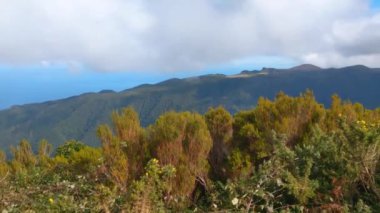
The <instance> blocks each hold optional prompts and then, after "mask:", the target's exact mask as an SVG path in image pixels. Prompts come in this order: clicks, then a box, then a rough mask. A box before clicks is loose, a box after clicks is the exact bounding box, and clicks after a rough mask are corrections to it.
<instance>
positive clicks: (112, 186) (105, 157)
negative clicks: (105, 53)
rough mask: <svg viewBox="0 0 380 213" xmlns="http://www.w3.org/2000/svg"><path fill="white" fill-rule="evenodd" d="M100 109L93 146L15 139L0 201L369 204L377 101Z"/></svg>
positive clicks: (12, 207) (99, 205)
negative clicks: (142, 113)
mask: <svg viewBox="0 0 380 213" xmlns="http://www.w3.org/2000/svg"><path fill="white" fill-rule="evenodd" d="M173 83H175V82H173ZM74 111H75V110H74ZM89 111H90V109H89ZM73 113H74V112H73ZM94 113H95V112H94ZM109 116H110V117H111V120H112V124H102V125H98V127H97V131H96V135H97V137H98V138H99V140H100V141H101V146H100V147H92V146H88V145H86V144H84V143H81V142H79V141H75V140H71V141H67V142H66V143H64V144H63V145H61V146H59V147H58V148H57V149H56V150H55V152H54V154H52V153H53V149H52V146H51V144H49V142H48V141H46V140H41V141H40V143H39V148H38V150H37V151H36V152H33V150H32V147H31V144H30V142H28V141H27V140H22V141H21V142H20V143H19V145H17V146H14V147H12V148H11V152H12V155H11V156H9V158H6V156H5V154H4V153H3V152H0V210H3V212H4V211H5V212H19V211H22V212H23V211H28V212H54V211H55V212H186V211H191V212H321V211H326V212H379V211H380V205H379V203H380V164H379V157H380V110H379V109H366V108H365V107H363V105H361V104H352V103H349V102H344V101H342V100H341V99H340V98H339V97H338V96H333V97H332V102H331V107H330V108H325V107H324V106H323V105H322V104H320V103H318V102H317V101H316V99H315V97H314V95H313V94H312V92H310V91H306V92H305V93H303V94H302V95H300V96H298V97H290V96H287V95H285V94H284V93H279V94H277V95H276V97H275V99H274V100H273V101H271V100H269V99H266V98H260V99H259V100H258V101H257V105H256V106H255V107H254V108H250V109H247V110H241V111H238V112H237V113H236V114H235V115H231V114H230V112H229V111H228V110H226V109H224V108H222V107H217V108H209V109H208V110H207V111H206V112H205V113H204V114H203V115H202V114H199V113H196V112H174V111H171V112H166V113H164V114H161V115H160V116H159V117H158V118H157V119H156V120H155V122H153V123H152V124H151V125H149V126H147V127H143V126H142V125H141V123H140V118H139V116H138V113H137V112H136V111H135V110H134V109H133V108H131V107H128V108H124V109H120V110H118V111H114V112H113V113H112V114H110V115H109ZM97 118H98V117H94V118H93V119H97ZM20 119H21V118H20ZM94 122H95V123H98V122H99V121H94ZM46 125H48V124H46ZM93 134H95V133H93Z"/></svg>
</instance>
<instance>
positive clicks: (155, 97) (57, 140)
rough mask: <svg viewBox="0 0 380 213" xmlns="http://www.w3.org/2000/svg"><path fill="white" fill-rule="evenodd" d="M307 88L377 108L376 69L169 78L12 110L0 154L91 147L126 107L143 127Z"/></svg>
mask: <svg viewBox="0 0 380 213" xmlns="http://www.w3.org/2000/svg"><path fill="white" fill-rule="evenodd" d="M308 88H309V89H311V90H313V91H314V94H315V96H316V98H317V99H318V101H320V102H322V103H324V104H325V105H328V104H329V102H330V97H331V95H332V94H334V93H337V94H338V95H339V96H341V97H342V98H343V99H350V100H351V101H353V102H360V103H362V104H364V105H365V106H366V107H368V108H376V107H379V106H380V69H370V68H367V67H365V66H352V67H346V68H341V69H320V68H318V67H316V66H313V65H301V66H298V67H295V68H291V69H288V70H279V69H271V68H264V69H263V70H261V71H243V72H241V73H240V74H237V75H232V76H225V75H220V74H218V75H206V76H199V77H193V78H186V79H170V80H167V81H164V82H161V83H158V84H155V85H141V86H139V87H136V88H132V89H128V90H125V91H122V92H113V91H110V90H103V91H101V92H99V93H86V94H82V95H79V96H75V97H70V98H67V99H62V100H57V101H49V102H45V103H39V104H28V105H23V106H15V107H12V108H11V109H7V110H3V111H0V135H1V137H0V149H7V148H8V147H9V145H11V144H17V143H18V141H19V140H20V139H22V138H27V139H29V140H31V142H32V144H34V145H35V144H36V143H37V142H38V140H39V139H41V138H46V139H47V140H49V142H51V143H53V144H54V145H58V144H61V143H63V142H64V141H65V140H68V139H79V140H82V141H84V142H86V143H88V144H92V145H96V144H98V141H97V139H96V134H95V129H96V127H97V126H98V125H99V124H101V123H108V122H109V116H110V113H111V112H112V111H113V110H117V109H120V108H122V107H125V106H128V105H131V106H133V107H135V109H136V110H137V111H138V112H139V113H140V116H141V117H140V118H141V120H142V124H143V125H148V124H149V123H151V122H153V121H154V120H155V119H156V118H157V116H159V115H160V114H162V113H163V112H165V111H169V110H177V111H181V110H191V111H198V112H201V113H203V112H205V111H206V110H207V109H208V108H209V107H210V106H218V105H223V106H224V107H226V108H227V109H228V110H229V111H231V112H232V113H233V112H236V111H237V110H241V109H247V108H251V107H253V106H254V105H255V104H256V101H257V99H258V98H259V97H260V96H264V97H268V98H273V97H274V96H275V95H276V94H277V93H278V92H279V91H284V92H285V93H286V94H289V95H299V93H301V92H304V91H305V90H306V89H308Z"/></svg>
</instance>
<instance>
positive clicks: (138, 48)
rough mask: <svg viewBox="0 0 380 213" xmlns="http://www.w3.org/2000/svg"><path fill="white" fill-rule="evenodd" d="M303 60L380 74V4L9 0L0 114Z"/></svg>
mask: <svg viewBox="0 0 380 213" xmlns="http://www.w3.org/2000/svg"><path fill="white" fill-rule="evenodd" d="M303 63H311V64H315V65H317V66H320V67H342V66H349V65H355V64H363V65H366V66H369V67H380V0H334V1H331V0H155V1H149V0H81V1H77V0H28V1H25V0H24V1H23V0H0V109H4V108H7V107H10V106H12V105H16V104H17V105H18V104H25V103H33V102H42V101H47V100H52V99H59V98H64V97H68V96H72V95H78V94H81V93H84V92H96V91H100V90H102V89H113V90H116V91H121V90H124V89H127V88H130V87H133V86H137V85H139V84H142V83H156V82H159V81H162V80H165V79H168V78H172V77H179V78H183V77H189V76H193V75H202V74H209V73H224V74H233V73H237V72H240V71H241V70H253V69H261V68H262V67H275V68H287V67H292V66H296V65H298V64H303Z"/></svg>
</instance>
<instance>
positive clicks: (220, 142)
mask: <svg viewBox="0 0 380 213" xmlns="http://www.w3.org/2000/svg"><path fill="white" fill-rule="evenodd" d="M205 120H206V123H207V127H208V130H209V131H210V135H211V138H212V142H213V145H212V149H211V151H210V155H209V162H210V166H211V169H212V173H213V175H214V176H215V177H216V178H221V179H224V178H226V170H227V168H225V165H226V161H227V156H228V155H229V153H230V149H231V142H232V133H233V126H232V124H233V118H232V116H231V114H230V113H229V112H228V111H227V110H225V109H224V108H223V107H218V108H210V109H209V110H208V112H207V113H206V114H205Z"/></svg>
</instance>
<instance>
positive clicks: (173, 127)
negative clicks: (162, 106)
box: [149, 112, 212, 199]
mask: <svg viewBox="0 0 380 213" xmlns="http://www.w3.org/2000/svg"><path fill="white" fill-rule="evenodd" d="M149 140H150V141H151V142H152V150H153V152H154V156H155V157H156V158H157V159H158V160H159V161H160V163H161V164H162V165H173V166H174V167H175V168H176V171H177V175H176V176H175V177H174V178H173V179H172V181H170V186H171V187H170V189H171V190H169V191H170V192H172V193H173V194H174V195H175V196H179V197H185V198H187V199H188V198H190V197H191V194H192V193H193V191H194V190H195V188H196V185H197V184H200V185H202V186H203V187H205V185H206V181H207V174H208V171H209V164H208V161H207V157H208V155H209V152H210V150H211V147H212V139H211V136H210V133H209V131H208V129H207V125H206V122H205V121H204V119H203V117H202V116H201V115H199V114H196V113H190V112H183V113H175V112H169V113H166V114H164V115H162V116H160V117H159V118H158V119H157V121H156V122H155V124H154V125H152V126H151V127H150V128H149Z"/></svg>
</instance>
